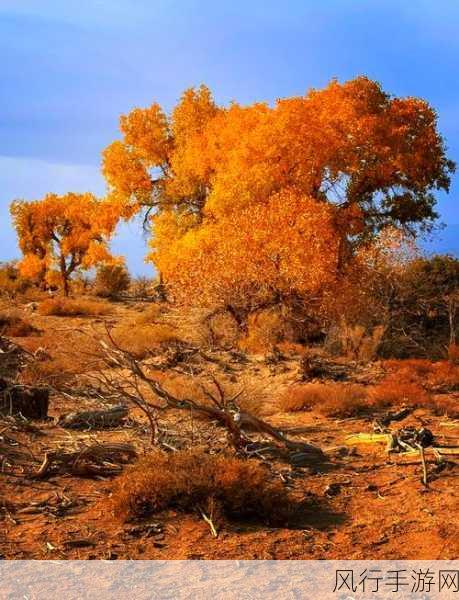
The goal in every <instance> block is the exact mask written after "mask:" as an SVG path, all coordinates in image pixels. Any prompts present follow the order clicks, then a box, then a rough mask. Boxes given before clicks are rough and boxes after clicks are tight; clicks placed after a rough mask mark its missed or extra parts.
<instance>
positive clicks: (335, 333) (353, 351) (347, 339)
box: [326, 321, 385, 362]
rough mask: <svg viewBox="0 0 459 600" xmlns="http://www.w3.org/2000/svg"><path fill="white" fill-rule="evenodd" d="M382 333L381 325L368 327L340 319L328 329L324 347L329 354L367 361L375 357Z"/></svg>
mask: <svg viewBox="0 0 459 600" xmlns="http://www.w3.org/2000/svg"><path fill="white" fill-rule="evenodd" d="M384 333H385V329H384V327H383V326H382V325H377V326H376V327H373V328H372V329H368V328H367V327H364V326H363V325H358V324H357V325H356V324H353V325H350V324H348V323H346V322H345V321H341V322H340V323H339V324H337V325H336V326H335V327H332V328H331V329H330V331H329V333H328V335H327V341H326V347H327V349H328V351H329V352H330V353H331V354H335V355H342V356H346V357H347V358H350V359H352V360H362V361H365V362H368V361H370V360H374V359H375V358H376V356H377V354H378V350H379V347H380V345H381V342H382V340H383V337H384Z"/></svg>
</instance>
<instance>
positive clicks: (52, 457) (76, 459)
mask: <svg viewBox="0 0 459 600" xmlns="http://www.w3.org/2000/svg"><path fill="white" fill-rule="evenodd" d="M136 456H137V453H136V451H135V449H134V447H133V446H132V445H131V444H99V443H97V444H91V445H89V446H86V445H83V446H82V447H81V448H79V449H78V450H76V451H70V452H69V451H66V450H57V451H55V452H47V453H46V454H45V456H44V459H43V461H42V463H41V465H40V467H39V469H38V470H37V471H36V472H35V473H34V475H33V476H34V478H35V479H43V478H44V477H46V476H48V475H50V474H56V473H60V474H62V473H72V474H73V475H79V476H83V477H95V476H99V477H108V476H112V475H118V474H119V473H120V472H121V471H122V465H123V464H126V463H128V462H130V461H131V460H132V459H133V458H135V457H136Z"/></svg>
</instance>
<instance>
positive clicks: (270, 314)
mask: <svg viewBox="0 0 459 600" xmlns="http://www.w3.org/2000/svg"><path fill="white" fill-rule="evenodd" d="M285 328H286V325H285V319H284V318H283V316H282V315H281V314H280V312H279V311H277V310H262V311H259V312H256V313H252V314H251V315H249V317H248V319H247V334H246V336H245V337H243V338H242V339H241V340H239V348H240V349H241V350H242V351H243V352H247V353H248V354H266V353H268V352H270V351H272V349H273V348H274V346H275V345H276V344H278V343H279V342H281V341H283V340H285V339H286V337H287V335H286V331H285Z"/></svg>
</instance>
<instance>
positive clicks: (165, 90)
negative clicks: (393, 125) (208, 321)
mask: <svg viewBox="0 0 459 600" xmlns="http://www.w3.org/2000/svg"><path fill="white" fill-rule="evenodd" d="M458 26H459V3H458V2H457V1H456V0H416V1H413V2H400V0H397V1H396V2H395V1H392V0H372V1H371V2H370V1H368V0H365V1H364V0H328V1H327V0H324V1H319V0H315V1H309V0H285V1H284V2H279V1H278V0H275V1H273V0H263V1H261V0H250V1H247V0H245V1H241V0H219V1H218V2H216V1H215V0H212V1H210V0H167V1H166V0H150V1H148V0H79V1H78V2H77V1H74V0H66V1H65V2H63V1H62V0H0V52H1V56H2V61H1V63H0V77H1V85H0V109H1V110H0V143H1V146H0V232H1V237H0V259H9V258H13V257H15V256H17V252H18V251H17V248H16V242H15V236H14V232H13V231H12V229H11V227H10V224H9V215H8V205H9V203H10V201H11V200H12V199H13V198H18V197H21V198H26V199H35V198H39V197H40V196H42V195H43V194H44V193H46V192H48V191H53V192H57V193H63V192H66V191H86V190H89V191H92V192H94V193H97V194H103V193H104V182H103V179H102V178H101V176H100V173H99V167H100V153H101V150H102V149H103V148H104V147H105V146H106V145H107V144H108V143H110V142H111V141H112V140H113V139H115V138H116V137H117V136H118V130H117V127H118V117H119V115H120V114H121V113H125V112H128V111H129V110H130V109H132V108H133V107H134V106H147V105H149V104H151V102H152V101H159V102H160V103H161V104H162V105H163V106H164V107H165V108H166V109H170V108H171V107H172V106H173V104H174V103H175V102H176V100H177V99H178V97H179V96H180V94H181V92H182V91H183V89H185V88H186V87H189V86H192V85H199V84H200V83H206V84H207V85H208V86H209V87H210V88H211V89H212V90H213V92H214V95H215V97H216V99H217V101H219V102H223V103H226V102H228V101H230V100H232V99H237V100H238V101H240V102H252V101H254V100H268V101H272V100H274V99H276V98H278V97H282V96H289V95H293V94H303V93H304V92H305V91H306V90H307V89H308V88H310V87H320V86H323V85H325V84H326V83H327V82H328V80H329V79H330V78H332V77H338V78H339V79H340V80H345V79H349V78H352V77H354V76H356V75H359V74H366V75H368V76H369V77H372V78H374V79H376V80H378V81H380V82H381V83H382V85H383V87H384V88H385V89H386V90H387V91H389V92H391V93H393V94H396V95H413V96H421V97H423V98H426V99H427V100H428V101H429V102H430V103H431V104H432V105H433V106H434V107H435V108H436V109H437V110H438V114H439V124H440V130H441V132H442V134H443V135H444V136H445V138H446V141H447V145H448V148H449V154H450V156H451V158H453V159H455V160H458V161H459V78H458V77H457V67H458V64H459V35H458ZM458 196H459V178H456V179H455V180H454V182H453V186H452V189H451V193H450V195H449V196H446V195H442V196H441V197H440V198H439V209H440V212H441V216H442V220H443V221H444V222H445V223H447V224H448V228H447V229H446V230H445V232H444V233H443V234H442V239H440V240H438V241H437V242H436V244H435V248H437V249H439V250H441V251H455V252H456V253H457V254H459V204H458V202H457V199H458ZM114 250H115V252H117V253H122V254H125V255H127V257H128V262H129V266H130V268H131V269H132V271H133V272H134V273H146V274H148V273H151V272H152V270H151V267H150V266H146V265H144V263H143V256H144V254H145V240H144V238H143V237H142V234H141V227H140V224H139V223H131V224H129V225H126V226H124V227H123V228H122V230H121V231H120V233H119V235H118V236H117V238H116V240H115V242H114Z"/></svg>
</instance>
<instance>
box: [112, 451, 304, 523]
mask: <svg viewBox="0 0 459 600" xmlns="http://www.w3.org/2000/svg"><path fill="white" fill-rule="evenodd" d="M292 506H293V503H292V502H291V501H290V498H289V495H288V492H287V491H286V490H285V488H284V487H283V486H282V484H281V482H280V481H278V480H276V481H270V480H269V472H268V471H267V470H266V469H265V468H263V467H262V466H261V465H260V464H259V463H257V462H255V461H251V460H247V461H243V460H240V459H238V458H234V457H227V456H210V455H208V454H205V453H204V452H203V451H202V450H193V451H179V452H175V453H172V454H165V453H163V452H159V451H156V452H153V453H152V454H150V455H148V456H145V457H144V458H142V459H141V460H140V461H139V462H138V463H137V465H135V466H134V467H132V468H131V469H129V470H127V471H126V472H125V473H124V474H123V475H122V476H121V477H120V478H119V479H118V481H117V483H116V487H115V490H114V493H113V509H114V513H115V516H117V517H118V518H121V519H122V520H132V519H139V518H143V517H147V516H149V515H151V514H154V513H157V512H160V511H163V510H165V509H168V508H174V509H178V510H181V511H185V512H193V511H196V510H197V508H198V507H199V508H201V509H202V510H204V511H205V512H207V513H208V514H209V513H210V514H212V513H213V514H214V515H215V512H216V511H217V513H220V514H221V515H224V516H226V517H233V518H234V517H235V518H241V517H249V518H258V519H262V520H265V521H268V522H270V523H279V522H285V521H286V520H287V519H288V517H289V516H290V515H291V514H292Z"/></svg>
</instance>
